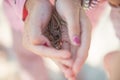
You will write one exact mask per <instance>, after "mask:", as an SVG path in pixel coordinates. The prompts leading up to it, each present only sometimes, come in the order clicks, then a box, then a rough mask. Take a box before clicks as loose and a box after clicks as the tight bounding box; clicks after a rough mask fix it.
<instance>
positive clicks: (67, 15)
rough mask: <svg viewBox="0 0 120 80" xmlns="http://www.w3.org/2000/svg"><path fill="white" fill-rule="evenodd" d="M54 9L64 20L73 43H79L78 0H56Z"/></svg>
mask: <svg viewBox="0 0 120 80" xmlns="http://www.w3.org/2000/svg"><path fill="white" fill-rule="evenodd" d="M56 9H57V12H58V13H59V15H60V16H61V17H62V18H63V20H65V21H66V23H67V26H68V34H69V37H70V41H71V43H72V44H73V45H79V44H80V39H79V35H80V24H79V22H80V21H79V17H78V16H79V15H80V1H79V0H57V2H56Z"/></svg>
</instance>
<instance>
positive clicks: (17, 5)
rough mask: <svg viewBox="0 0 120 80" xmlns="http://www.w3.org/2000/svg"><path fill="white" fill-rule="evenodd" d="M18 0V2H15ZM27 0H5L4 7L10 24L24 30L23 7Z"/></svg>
mask: <svg viewBox="0 0 120 80" xmlns="http://www.w3.org/2000/svg"><path fill="white" fill-rule="evenodd" d="M15 1H16V2H15ZM25 1H26V0H4V1H3V8H4V13H5V15H6V17H7V18H8V21H9V22H10V25H11V26H12V27H13V28H14V29H16V30H20V31H21V30H22V29H23V26H24V22H23V20H22V14H23V7H24V3H25Z"/></svg>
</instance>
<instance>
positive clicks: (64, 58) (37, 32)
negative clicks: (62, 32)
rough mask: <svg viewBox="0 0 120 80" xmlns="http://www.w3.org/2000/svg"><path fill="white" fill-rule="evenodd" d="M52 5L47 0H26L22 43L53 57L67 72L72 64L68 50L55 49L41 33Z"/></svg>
mask: <svg viewBox="0 0 120 80" xmlns="http://www.w3.org/2000/svg"><path fill="white" fill-rule="evenodd" d="M52 7H53V6H52V4H51V3H50V2H49V0H27V2H26V8H27V10H28V16H27V18H26V20H25V26H24V36H23V45H24V46H25V47H26V48H27V49H28V50H30V51H32V52H33V53H35V54H37V55H39V56H42V57H49V58H51V59H53V60H54V61H55V62H57V63H58V64H59V66H60V68H61V69H62V70H64V71H63V72H64V73H69V72H70V69H68V70H67V71H65V70H66V67H67V68H70V67H71V66H72V60H71V59H70V58H71V54H70V52H69V51H67V50H65V49H64V50H63V49H62V50H56V49H55V48H53V47H52V46H51V44H50V41H49V40H48V39H47V38H46V37H45V36H44V34H43V32H44V31H45V29H46V27H47V25H48V23H49V21H50V18H51V14H52ZM70 75H72V73H71V74H70Z"/></svg>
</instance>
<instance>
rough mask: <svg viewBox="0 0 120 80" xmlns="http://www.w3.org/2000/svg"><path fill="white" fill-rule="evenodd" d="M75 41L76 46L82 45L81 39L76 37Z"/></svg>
mask: <svg viewBox="0 0 120 80" xmlns="http://www.w3.org/2000/svg"><path fill="white" fill-rule="evenodd" d="M73 40H74V42H75V44H77V45H79V44H80V38H79V37H78V36H75V37H74V39H73Z"/></svg>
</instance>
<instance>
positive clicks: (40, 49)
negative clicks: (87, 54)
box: [23, 26, 71, 58]
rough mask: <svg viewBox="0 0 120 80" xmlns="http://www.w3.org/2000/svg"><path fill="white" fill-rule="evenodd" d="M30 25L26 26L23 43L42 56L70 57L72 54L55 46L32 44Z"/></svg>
mask: <svg viewBox="0 0 120 80" xmlns="http://www.w3.org/2000/svg"><path fill="white" fill-rule="evenodd" d="M28 29H29V26H25V28H24V36H23V45H24V46H25V47H26V48H27V49H28V50H30V51H32V52H33V53H36V54H37V55H40V56H45V57H51V58H70V56H71V54H70V53H69V52H68V51H65V50H56V49H54V48H50V47H46V46H44V45H42V43H40V45H35V44H31V42H30V39H29V37H30V35H29V30H28Z"/></svg>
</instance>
